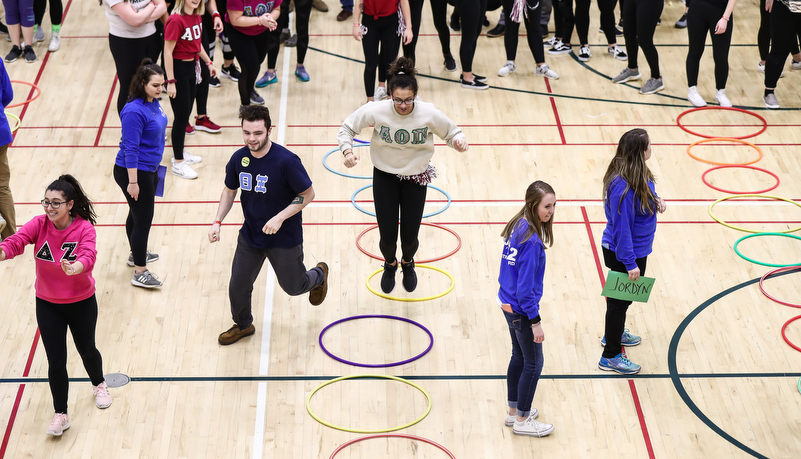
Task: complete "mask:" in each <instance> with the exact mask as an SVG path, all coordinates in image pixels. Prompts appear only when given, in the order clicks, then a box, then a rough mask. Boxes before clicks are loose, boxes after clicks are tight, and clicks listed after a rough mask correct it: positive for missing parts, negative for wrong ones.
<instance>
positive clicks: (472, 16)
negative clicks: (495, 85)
mask: <svg viewBox="0 0 801 459" xmlns="http://www.w3.org/2000/svg"><path fill="white" fill-rule="evenodd" d="M456 9H458V10H459V15H460V16H461V22H462V27H461V28H462V43H461V45H459V60H460V61H461V63H462V71H463V72H472V71H473V57H474V56H475V55H476V45H477V44H478V36H479V35H480V34H481V25H482V23H483V22H484V14H485V13H486V12H487V0H456ZM406 261H409V260H406Z"/></svg>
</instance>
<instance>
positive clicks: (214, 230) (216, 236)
mask: <svg viewBox="0 0 801 459" xmlns="http://www.w3.org/2000/svg"><path fill="white" fill-rule="evenodd" d="M221 228H222V227H221V226H220V225H219V224H218V223H215V224H213V225H211V229H210V230H209V242H211V243H212V244H214V243H215V242H217V241H219V240H220V229H221Z"/></svg>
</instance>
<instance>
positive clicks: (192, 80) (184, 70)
mask: <svg viewBox="0 0 801 459" xmlns="http://www.w3.org/2000/svg"><path fill="white" fill-rule="evenodd" d="M203 65H205V64H201V66H203ZM172 68H173V71H174V72H175V80H176V81H175V98H172V97H170V98H169V99H170V106H172V113H173V114H174V115H175V119H174V120H173V122H172V131H171V132H170V139H171V140H172V153H173V155H174V156H175V159H176V160H179V161H181V160H183V159H184V140H186V125H187V124H188V123H189V115H191V114H192V105H194V104H195V93H196V91H197V76H196V75H195V61H182V60H178V59H173V60H172Z"/></svg>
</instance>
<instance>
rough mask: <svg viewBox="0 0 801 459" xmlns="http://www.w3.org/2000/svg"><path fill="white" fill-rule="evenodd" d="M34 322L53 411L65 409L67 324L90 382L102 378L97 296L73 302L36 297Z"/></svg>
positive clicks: (67, 391)
mask: <svg viewBox="0 0 801 459" xmlns="http://www.w3.org/2000/svg"><path fill="white" fill-rule="evenodd" d="M36 322H37V323H38V324H39V333H40V334H41V336H42V344H43V345H44V348H45V353H46V354H47V363H48V369H47V380H48V382H49V383H50V393H51V394H53V408H55V410H56V413H66V412H67V396H68V393H69V388H70V380H69V375H68V374H67V327H69V329H70V332H72V340H73V342H75V348H76V349H78V353H79V354H80V355H81V360H83V367H84V368H86V373H87V374H89V379H91V380H92V385H93V386H98V385H100V383H102V382H103V381H105V379H104V378H103V357H102V356H101V355H100V351H98V350H97V347H96V346H95V328H96V326H97V299H96V298H95V295H94V294H92V296H90V297H89V298H87V299H85V300H81V301H77V302H75V303H68V304H56V303H51V302H49V301H45V300H43V299H41V298H39V297H37V298H36Z"/></svg>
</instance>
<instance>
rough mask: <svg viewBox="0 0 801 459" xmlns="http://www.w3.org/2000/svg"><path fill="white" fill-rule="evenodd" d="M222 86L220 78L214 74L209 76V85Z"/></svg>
mask: <svg viewBox="0 0 801 459" xmlns="http://www.w3.org/2000/svg"><path fill="white" fill-rule="evenodd" d="M220 86H222V83H220V79H219V78H217V77H212V76H210V77H209V87H212V88H219V87H220Z"/></svg>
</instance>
